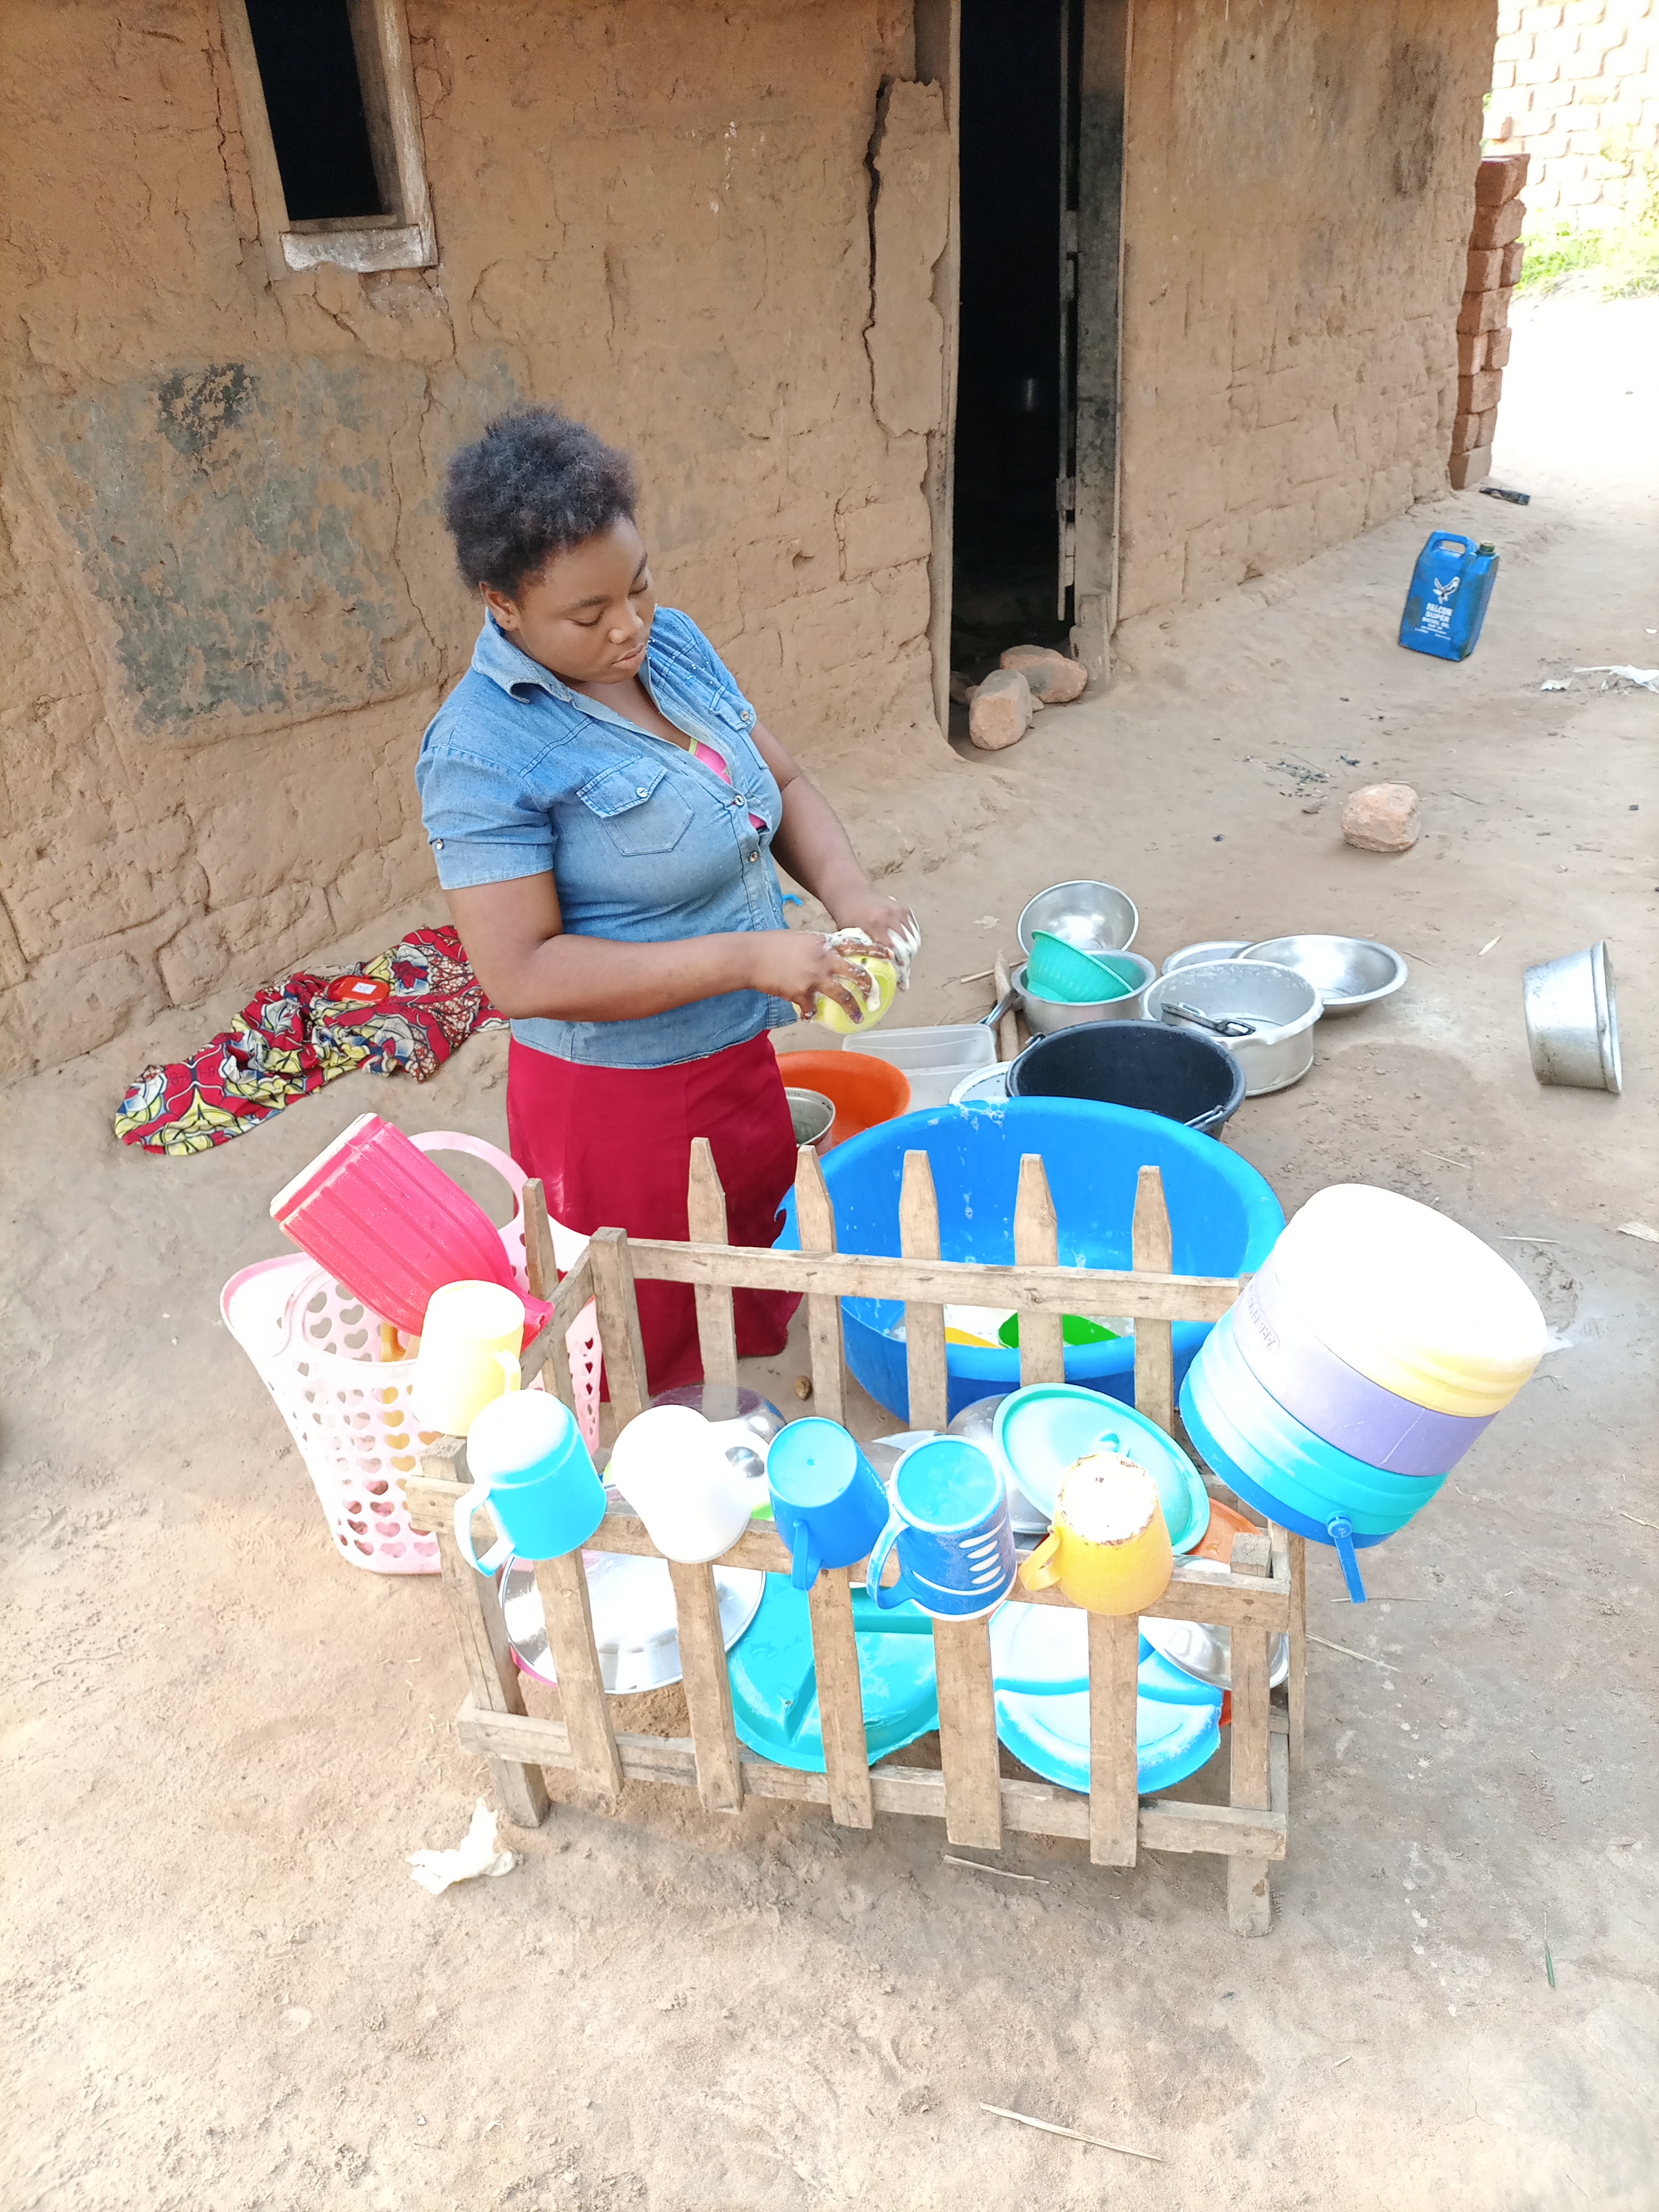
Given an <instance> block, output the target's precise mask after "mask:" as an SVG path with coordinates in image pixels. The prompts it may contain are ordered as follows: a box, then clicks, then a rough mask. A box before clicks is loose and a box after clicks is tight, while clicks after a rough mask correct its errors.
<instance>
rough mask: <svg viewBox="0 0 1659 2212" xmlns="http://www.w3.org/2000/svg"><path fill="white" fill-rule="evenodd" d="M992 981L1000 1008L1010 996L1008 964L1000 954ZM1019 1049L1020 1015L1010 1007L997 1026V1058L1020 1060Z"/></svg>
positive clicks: (993, 969) (996, 1002) (992, 973)
mask: <svg viewBox="0 0 1659 2212" xmlns="http://www.w3.org/2000/svg"><path fill="white" fill-rule="evenodd" d="M991 981H992V987H993V988H994V991H995V992H996V994H997V995H996V1000H995V1004H996V1005H998V1006H1000V1005H1001V1004H1002V1001H1003V1000H1005V999H1006V997H1007V995H1008V963H1007V961H1006V959H1005V958H1004V957H1003V956H1002V954H1001V953H1000V952H999V953H998V955H997V957H996V963H995V965H994V967H993V968H992V970H991ZM1019 1049H1020V1047H1019V1013H1018V1009H1017V1008H1016V1007H1013V1006H1010V1007H1009V1009H1008V1011H1007V1012H1006V1014H1005V1015H1004V1016H1003V1018H1002V1019H1001V1020H1000V1022H999V1023H998V1024H997V1058H998V1059H999V1060H1018V1058H1019Z"/></svg>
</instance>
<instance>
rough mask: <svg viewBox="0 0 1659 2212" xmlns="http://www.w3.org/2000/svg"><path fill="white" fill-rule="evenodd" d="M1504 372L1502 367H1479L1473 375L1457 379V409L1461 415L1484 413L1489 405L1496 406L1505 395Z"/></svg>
mask: <svg viewBox="0 0 1659 2212" xmlns="http://www.w3.org/2000/svg"><path fill="white" fill-rule="evenodd" d="M1503 392H1504V372H1503V370H1502V369H1501V368H1482V369H1478V370H1477V371H1476V372H1475V374H1474V375H1473V376H1460V377H1459V378H1458V380H1457V411H1458V413H1459V414H1460V415H1484V414H1485V413H1486V410H1487V408H1489V407H1496V406H1497V404H1498V400H1499V399H1500V398H1502V397H1503Z"/></svg>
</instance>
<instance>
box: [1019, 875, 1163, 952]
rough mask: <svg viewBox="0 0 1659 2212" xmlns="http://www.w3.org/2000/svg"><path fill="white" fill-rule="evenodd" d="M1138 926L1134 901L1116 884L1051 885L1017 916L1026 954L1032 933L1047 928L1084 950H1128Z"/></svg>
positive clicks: (1020, 938)
mask: <svg viewBox="0 0 1659 2212" xmlns="http://www.w3.org/2000/svg"><path fill="white" fill-rule="evenodd" d="M1139 927H1140V915H1139V910H1138V908H1136V905H1135V902H1134V901H1133V899H1132V898H1131V897H1130V896H1129V894H1128V893H1127V891H1121V890H1119V889H1118V888H1117V886H1116V884H1091V883H1074V884H1049V886H1048V890H1046V891H1039V892H1038V893H1037V895H1036V897H1035V898H1034V899H1032V900H1031V901H1030V903H1029V904H1028V905H1027V907H1026V908H1025V911H1024V914H1022V915H1021V916H1020V918H1019V949H1020V951H1022V952H1024V953H1025V954H1026V955H1027V956H1028V957H1029V955H1030V950H1031V933H1032V932H1033V931H1034V930H1038V929H1046V930H1048V932H1049V933H1050V934H1051V935H1053V936H1054V937H1063V938H1064V939H1065V940H1066V943H1067V944H1068V945H1080V946H1081V947H1082V949H1083V950H1084V951H1085V952H1127V951H1128V949H1129V947H1130V946H1131V945H1133V943H1134V941H1135V932H1136V931H1137V930H1138V929H1139Z"/></svg>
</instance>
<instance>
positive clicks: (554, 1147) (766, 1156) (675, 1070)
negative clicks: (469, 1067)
mask: <svg viewBox="0 0 1659 2212" xmlns="http://www.w3.org/2000/svg"><path fill="white" fill-rule="evenodd" d="M694 1137H707V1138H708V1141H709V1144H710V1146H712V1147H713V1150H714V1165H715V1167H716V1168H717V1169H718V1170H719V1172H720V1182H721V1183H722V1184H723V1185H724V1186H725V1190H726V1236H727V1237H728V1239H729V1240H730V1242H731V1243H733V1244H754V1245H759V1246H761V1247H763V1248H769V1247H770V1246H772V1245H773V1244H775V1243H776V1242H777V1236H778V1231H779V1230H780V1228H781V1226H782V1223H783V1217H782V1213H781V1207H782V1204H783V1200H784V1198H785V1196H786V1195H787V1193H788V1190H789V1188H790V1186H791V1184H792V1183H793V1182H794V1180H795V1133H794V1125H793V1121H792V1120H791V1117H790V1113H789V1102H788V1100H787V1098H786V1097H784V1095H783V1077H782V1075H781V1073H780V1072H779V1069H778V1058H777V1054H775V1052H774V1051H773V1049H772V1042H771V1039H770V1038H769V1037H768V1036H757V1037H751V1038H750V1041H749V1042H748V1043H747V1044H734V1045H731V1046H728V1047H727V1048H726V1051H724V1052H716V1053H710V1054H708V1057H707V1058H706V1059H704V1060H683V1061H682V1062H681V1063H680V1064H679V1065H678V1066H674V1067H590V1066H586V1065H584V1064H581V1063H580V1062H578V1061H575V1060H558V1059H556V1058H555V1056H554V1055H553V1054H551V1053H547V1052H538V1051H537V1050H536V1049H535V1048H534V1047H533V1046H531V1045H524V1044H520V1043H519V1042H517V1040H516V1039H515V1040H514V1041H513V1044H512V1045H511V1046H510V1048H508V1053H507V1145H508V1148H509V1150H510V1151H511V1152H512V1154H513V1158H514V1159H515V1160H516V1161H517V1162H518V1164H519V1165H520V1167H521V1168H522V1169H523V1170H524V1171H525V1173H526V1175H531V1176H540V1177H541V1179H542V1182H543V1184H544V1188H545V1189H546V1193H547V1210H548V1212H550V1214H551V1215H552V1216H553V1218H554V1219H555V1220H556V1221H562V1223H563V1224H564V1225H565V1227H566V1228H567V1229H574V1230H577V1231H580V1233H581V1234H582V1235H583V1236H585V1237H590V1236H592V1233H593V1231H595V1230H596V1229H625V1230H626V1231H628V1233H629V1236H630V1237H670V1238H673V1239H674V1240H676V1241H677V1242H678V1243H684V1242H685V1241H686V1240H687V1237H688V1235H689V1231H690V1224H689V1220H688V1217H687V1211H686V1180H687V1177H688V1176H689V1175H690V1167H691V1139H693V1138H694ZM638 1290H639V1304H640V1332H641V1335H642V1336H643V1338H644V1340H645V1364H646V1372H647V1376H648V1377H649V1379H650V1387H651V1389H652V1391H653V1393H654V1392H656V1391H658V1390H671V1389H674V1388H675V1387H676V1385H678V1384H679V1383H696V1382H700V1381H701V1380H702V1353H701V1352H700V1351H699V1349H698V1345H697V1309H696V1293H695V1291H693V1290H692V1289H691V1287H690V1285H689V1284H686V1283H641V1284H640V1285H639V1286H638ZM734 1303H735V1305H736V1308H737V1334H738V1356H739V1357H740V1358H745V1359H747V1358H774V1357H775V1355H776V1354H777V1353H778V1352H781V1351H782V1350H783V1347H784V1342H785V1340H786V1338H787V1335H788V1333H789V1320H790V1316H791V1315H792V1314H793V1312H794V1310H795V1308H796V1306H797V1305H798V1304H799V1297H797V1296H796V1295H795V1294H794V1293H793V1292H786V1291H741V1290H740V1291H738V1292H737V1294H736V1297H735V1301H734Z"/></svg>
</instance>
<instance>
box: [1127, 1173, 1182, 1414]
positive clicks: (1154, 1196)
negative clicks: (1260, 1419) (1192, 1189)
mask: <svg viewBox="0 0 1659 2212" xmlns="http://www.w3.org/2000/svg"><path fill="white" fill-rule="evenodd" d="M1132 1236H1133V1247H1132V1249H1133V1253H1134V1262H1135V1270H1136V1272H1137V1273H1142V1272H1144V1273H1147V1274H1149V1275H1164V1276H1167V1275H1168V1274H1169V1273H1170V1270H1171V1268H1172V1267H1174V1265H1175V1261H1174V1244H1173V1240H1172V1237H1171V1235H1170V1209H1169V1207H1168V1206H1166V1205H1165V1203H1164V1176H1163V1174H1162V1171H1161V1170H1158V1168H1142V1170H1140V1175H1139V1181H1138V1182H1137V1183H1136V1186H1135V1213H1134V1225H1133V1231H1132ZM1135 1411H1136V1412H1137V1413H1144V1414H1145V1415H1146V1418H1147V1419H1148V1420H1149V1421H1156V1422H1157V1423H1158V1426H1159V1428H1161V1429H1162V1430H1163V1431H1164V1433H1165V1434H1166V1435H1168V1434H1170V1432H1172V1431H1173V1430H1174V1427H1175V1352H1174V1347H1173V1344H1172V1341H1171V1338H1170V1323H1169V1322H1168V1321H1137V1322H1136V1323H1135Z"/></svg>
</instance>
